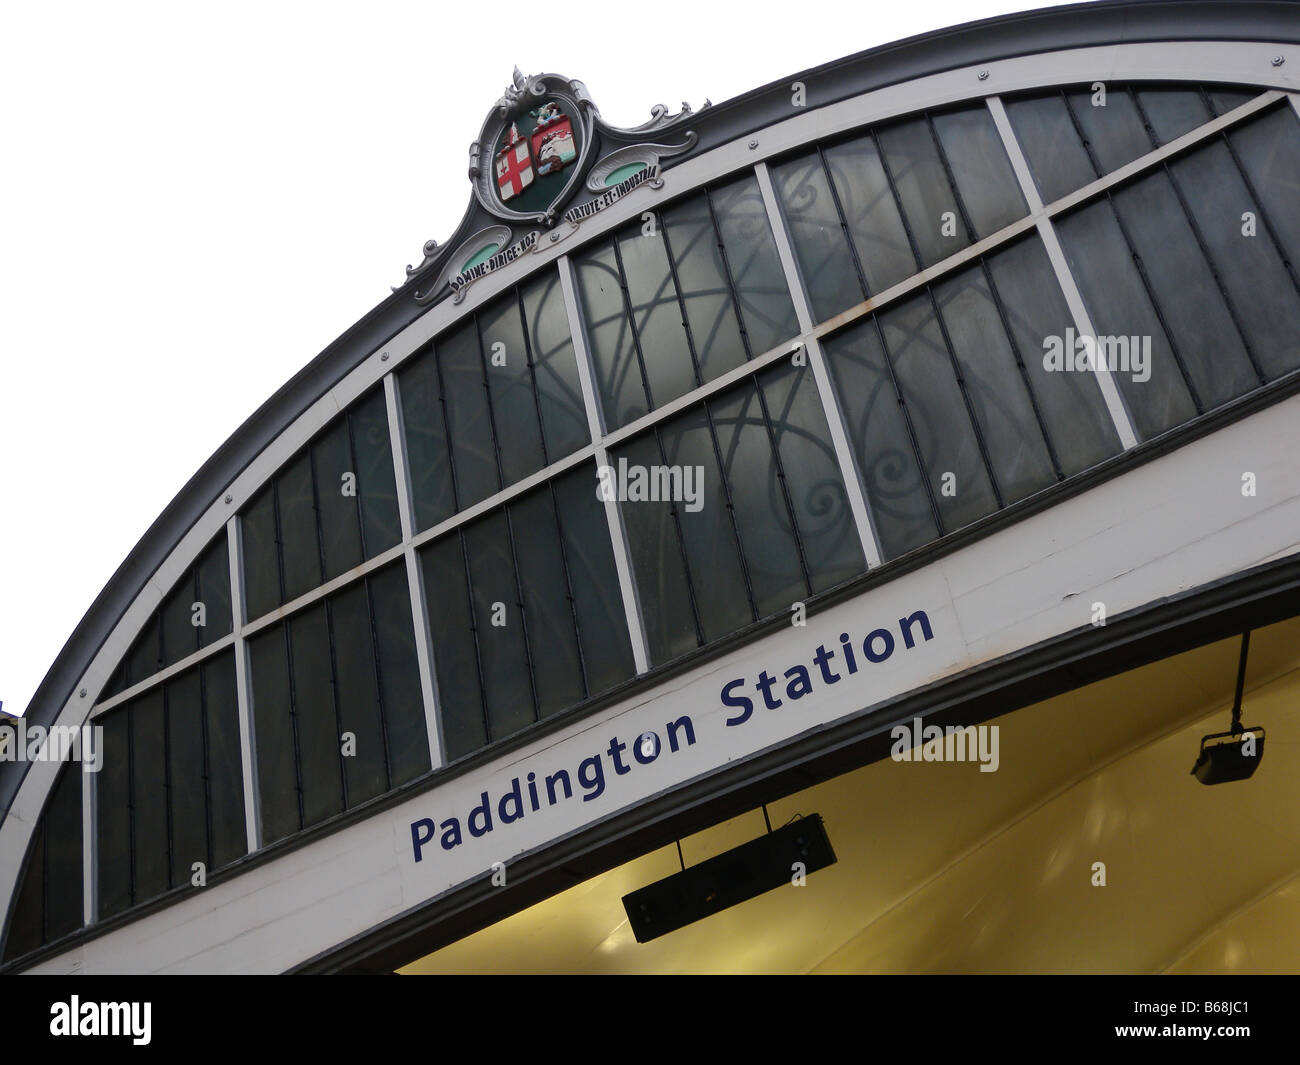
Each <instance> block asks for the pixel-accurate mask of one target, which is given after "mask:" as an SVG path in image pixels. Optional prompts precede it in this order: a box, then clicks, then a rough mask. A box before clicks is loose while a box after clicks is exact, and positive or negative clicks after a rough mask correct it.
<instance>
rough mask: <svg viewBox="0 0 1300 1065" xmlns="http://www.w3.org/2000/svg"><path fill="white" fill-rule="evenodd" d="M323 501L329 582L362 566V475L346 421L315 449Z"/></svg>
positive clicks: (334, 427)
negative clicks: (359, 500)
mask: <svg viewBox="0 0 1300 1065" xmlns="http://www.w3.org/2000/svg"><path fill="white" fill-rule="evenodd" d="M311 450H312V465H313V466H314V467H315V470H316V493H317V496H318V497H319V499H320V538H321V547H322V549H323V550H324V553H325V579H326V580H330V579H331V578H334V577H337V576H338V575H339V574H341V573H346V572H347V571H348V570H350V569H352V568H353V567H354V566H357V565H360V563H361V560H362V555H361V515H360V510H359V508H358V506H357V490H358V482H359V480H360V475H359V473H358V472H357V470H356V469H355V468H354V467H355V464H354V463H353V461H352V443H351V441H350V439H349V434H348V422H347V419H346V418H337V419H335V421H334V424H333V425H331V426H330V428H329V429H328V430H326V432H325V433H324V435H322V436H320V437H319V438H317V440H316V442H315V443H313V444H312V446H311Z"/></svg>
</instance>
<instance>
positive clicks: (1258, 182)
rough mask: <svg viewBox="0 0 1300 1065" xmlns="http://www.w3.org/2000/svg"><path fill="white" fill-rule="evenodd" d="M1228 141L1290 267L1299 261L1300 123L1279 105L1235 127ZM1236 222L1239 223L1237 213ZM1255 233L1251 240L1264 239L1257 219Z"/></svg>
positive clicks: (1283, 106)
mask: <svg viewBox="0 0 1300 1065" xmlns="http://www.w3.org/2000/svg"><path fill="white" fill-rule="evenodd" d="M1228 139H1229V140H1230V141H1231V142H1232V147H1233V149H1234V150H1235V151H1236V153H1237V159H1238V161H1239V162H1240V164H1241V167H1242V169H1243V170H1244V171H1245V172H1246V177H1247V178H1249V179H1250V184H1251V187H1252V188H1253V189H1254V190H1255V195H1256V196H1258V197H1259V207H1260V209H1261V210H1262V212H1263V216H1264V217H1265V218H1266V219H1267V220H1268V225H1269V228H1270V229H1272V231H1273V234H1274V235H1275V236H1276V237H1277V239H1278V240H1279V241H1281V243H1282V251H1283V254H1284V255H1285V257H1286V258H1287V259H1288V260H1289V261H1290V262H1291V263H1293V264H1294V263H1297V262H1300V211H1297V210H1296V204H1297V203H1300V123H1298V122H1297V119H1296V114H1295V111H1294V110H1293V109H1292V108H1290V107H1288V106H1287V105H1286V104H1281V105H1280V106H1278V107H1276V108H1275V109H1274V110H1272V111H1270V112H1269V113H1268V114H1266V115H1264V116H1263V117H1261V118H1256V119H1252V120H1251V121H1250V122H1248V123H1247V124H1246V125H1244V126H1238V127H1237V128H1235V129H1234V130H1233V131H1232V132H1231V133H1229V134H1228ZM1237 220H1238V222H1241V221H1242V219H1241V215H1240V213H1239V214H1238V216H1237ZM1239 231H1240V230H1239ZM1255 231H1256V234H1257V235H1256V236H1255V237H1254V238H1252V239H1255V240H1264V239H1266V235H1265V233H1264V226H1263V224H1262V223H1261V222H1260V221H1259V219H1256V226H1255Z"/></svg>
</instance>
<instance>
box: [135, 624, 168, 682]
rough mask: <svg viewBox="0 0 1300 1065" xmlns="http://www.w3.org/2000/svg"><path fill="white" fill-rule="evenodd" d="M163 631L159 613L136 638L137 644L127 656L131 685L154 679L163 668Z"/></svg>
mask: <svg viewBox="0 0 1300 1065" xmlns="http://www.w3.org/2000/svg"><path fill="white" fill-rule="evenodd" d="M160 640H161V631H160V626H159V619H158V615H157V613H155V614H154V615H153V617H151V618H150V619H149V620H148V621H147V622H146V623H145V627H144V630H143V631H142V632H141V633H140V635H139V636H137V637H136V640H135V643H133V644H132V645H131V650H130V652H129V653H128V655H127V676H128V677H129V678H130V683H131V684H138V683H140V681H142V680H146V679H148V678H149V677H152V676H153V675H154V674H155V673H157V672H158V670H159V669H161V668H162V648H161V646H160V643H159V641H160Z"/></svg>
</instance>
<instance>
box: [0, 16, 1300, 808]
mask: <svg viewBox="0 0 1300 1065" xmlns="http://www.w3.org/2000/svg"><path fill="white" fill-rule="evenodd" d="M1198 39H1223V40H1277V41H1284V42H1288V43H1300V0H1102V2H1097V3H1087V4H1073V5H1069V6H1064V7H1055V8H1046V9H1039V10H1034V11H1027V12H1019V13H1015V14H1010V15H1003V16H998V17H995V18H991V19H985V20H981V21H978V22H971V23H966V24H963V25H960V26H955V27H951V28H946V29H941V30H935V31H931V32H929V33H925V34H921V35H918V36H915V37H909V38H906V39H904V40H902V41H897V42H893V43H890V44H885V45H881V46H878V47H875V48H871V49H868V50H866V51H862V52H858V53H856V54H854V55H852V56H849V57H846V58H844V59H839V60H834V61H832V62H830V63H827V64H824V65H822V66H820V67H816V68H813V69H810V70H806V71H802V72H799V73H795V74H791V75H789V76H788V77H785V78H782V79H780V80H778V81H774V82H771V83H769V84H767V85H765V86H762V87H760V88H757V89H754V90H751V91H749V92H747V93H744V94H742V95H740V96H737V97H733V98H732V99H730V100H726V101H723V102H722V103H719V104H715V105H712V106H710V107H707V108H705V109H703V110H701V111H697V112H695V113H694V114H692V115H691V116H689V118H688V119H687V120H686V121H682V122H680V123H674V130H675V131H677V130H687V129H690V130H694V131H695V132H696V134H697V135H698V138H699V140H698V142H697V144H696V145H695V147H694V150H693V151H691V152H690V153H689V155H691V156H694V155H696V154H698V153H699V152H703V151H707V150H709V149H710V148H714V147H717V146H718V145H720V144H723V143H727V142H729V141H731V140H734V139H736V138H738V137H741V136H743V135H744V134H746V133H749V132H751V131H753V130H757V129H761V128H763V127H764V126H767V125H770V124H771V123H772V122H774V121H777V120H779V119H781V118H785V117H788V114H789V89H788V86H789V83H790V82H791V81H792V80H795V81H799V80H802V81H805V83H806V84H807V100H808V108H809V109H816V108H819V107H824V106H827V105H830V104H833V103H836V102H838V101H840V100H843V99H846V98H849V97H852V96H857V95H860V94H862V93H865V92H870V91H873V90H875V89H879V88H883V87H885V86H888V85H892V84H897V83H900V82H905V81H910V80H913V79H916V78H921V77H925V76H928V75H931V74H936V73H941V72H943V71H945V70H949V69H953V68H956V67H962V66H968V65H971V64H974V63H980V62H993V61H996V60H999V59H1008V58H1012V57H1015V56H1019V55H1027V54H1032V53H1035V52H1044V51H1055V50H1059V49H1064V48H1081V47H1088V46H1092V45H1107V44H1118V43H1133V42H1141V41H1155V40H1164V41H1183V40H1198ZM974 92H975V89H974V87H972V93H974ZM475 217H476V211H475V205H474V201H473V197H472V196H471V197H470V208H469V209H468V210H467V212H466V215H465V217H464V218H463V219H462V221H461V223H460V225H458V226H457V228H456V231H455V234H453V236H452V237H451V238H450V240H449V241H448V244H449V245H451V244H454V241H455V239H456V237H457V236H459V235H460V234H462V233H465V232H468V230H467V228H466V227H467V225H469V224H472V223H473V221H474V220H475ZM435 267H436V263H435ZM428 272H429V271H416V272H414V273H413V274H412V275H411V276H410V277H409V278H408V280H407V283H405V284H404V285H402V287H400V288H399V289H398V290H396V291H395V292H394V294H393V295H392V296H389V297H388V298H386V299H385V300H384V301H383V302H381V303H380V304H378V305H377V306H376V307H374V308H373V309H372V310H371V311H369V312H368V313H367V314H366V315H365V316H363V317H362V318H361V319H360V320H359V321H358V322H356V323H355V324H354V325H353V326H351V327H350V328H348V329H347V330H346V331H345V332H343V333H342V334H341V335H340V336H339V337H338V338H337V339H336V340H334V341H333V342H332V343H331V344H330V345H329V346H328V347H326V348H325V350H324V351H322V352H321V353H320V354H319V355H317V356H316V357H315V358H314V359H312V360H311V362H309V363H308V364H307V365H306V366H304V367H303V368H302V369H301V370H300V371H299V372H298V373H296V374H295V375H294V376H293V377H292V378H291V379H290V380H289V381H288V382H287V383H286V384H285V385H283V386H282V387H281V388H280V389H279V390H278V391H276V393H275V394H274V395H272V396H271V398H270V399H268V400H267V401H266V402H265V403H263V404H262V405H261V406H260V407H259V408H258V409H257V410H256V411H255V412H254V413H253V414H252V415H251V416H250V417H249V418H248V419H247V420H246V421H245V422H244V423H243V424H242V425H241V426H240V427H239V428H238V429H237V430H235V432H234V433H233V434H231V436H230V438H229V439H227V440H226V442H225V443H224V444H222V445H221V447H220V448H218V449H217V451H216V452H215V453H214V454H213V455H212V457H211V458H209V459H208V460H207V462H205V463H204V464H203V466H202V467H201V468H200V469H199V470H198V472H197V473H195V475H194V476H193V477H191V478H190V480H189V482H188V483H187V484H186V485H185V487H184V488H182V489H181V491H180V492H179V493H177V495H176V497H175V498H174V499H173V500H172V501H171V503H169V504H168V505H167V507H166V509H164V510H163V512H162V514H160V515H159V516H158V518H157V520H155V521H154V522H153V524H152V525H151V526H150V527H149V529H148V531H147V532H146V533H145V534H144V536H143V537H141V539H140V541H139V543H137V544H136V546H135V547H134V548H133V549H132V550H131V553H130V554H129V555H128V556H127V557H126V559H125V561H123V563H122V564H121V565H120V566H119V567H118V568H117V570H116V571H115V572H114V574H113V576H112V577H110V578H109V580H108V582H107V583H106V584H105V586H104V588H103V590H102V591H100V593H99V595H98V596H96V598H95V600H94V602H93V603H92V604H91V605H90V607H89V609H88V610H87V611H86V613H85V615H84V616H83V617H82V619H81V621H80V622H78V624H77V626H76V628H75V630H74V631H73V633H72V635H71V636H70V637H69V639H68V641H67V643H65V644H64V646H63V648H62V650H60V652H59V654H58V656H57V657H56V658H55V660H54V663H53V664H52V665H51V666H50V668H49V670H48V671H47V672H46V674H45V677H44V678H43V679H42V681H41V683H40V685H39V687H38V688H37V690H36V693H35V694H34V695H33V697H32V700H31V702H30V703H29V704H28V707H27V711H26V717H27V719H28V720H29V721H31V722H33V723H37V724H44V725H48V724H50V723H52V722H53V721H54V719H55V718H57V716H58V713H59V711H60V709H61V708H62V707H63V705H64V704H65V703H66V702H67V701H68V700H69V699H70V698H71V697H72V694H73V691H74V689H75V687H76V685H77V684H78V683H79V682H80V679H81V677H82V675H83V674H84V672H85V670H86V669H87V667H88V666H89V664H90V662H91V661H92V660H93V658H94V656H95V654H96V653H98V651H99V649H100V647H101V646H102V645H103V644H104V642H105V640H107V638H108V637H109V635H110V634H111V632H112V630H113V628H114V626H116V625H117V623H118V621H119V620H120V619H121V617H122V616H123V614H124V613H125V612H126V610H127V609H128V607H129V606H130V605H131V603H132V602H133V601H134V600H135V598H136V597H137V596H138V595H139V593H140V591H141V589H142V588H143V587H144V584H145V583H146V582H147V581H148V580H149V578H150V577H151V576H152V575H153V574H154V572H155V571H156V570H157V569H158V568H159V566H160V565H161V564H162V563H163V562H164V561H165V560H166V558H167V556H168V555H169V554H170V553H171V551H172V550H173V549H174V548H175V547H176V545H177V544H178V543H179V541H180V539H181V537H182V536H184V535H185V533H186V532H187V531H188V530H189V529H190V528H191V527H192V526H193V525H194V523H195V522H196V521H198V520H199V518H200V517H201V516H202V515H203V513H204V512H205V511H206V510H207V508H208V507H209V506H211V505H212V503H213V501H214V500H215V499H217V497H218V496H220V495H221V494H222V493H223V492H224V491H225V490H226V488H227V487H228V486H229V485H230V484H231V482H233V481H234V479H235V478H236V477H237V476H238V475H239V473H240V472H241V471H242V470H243V469H244V468H245V467H246V466H247V465H248V464H249V463H250V462H251V461H252V460H253V459H254V458H255V457H256V456H257V455H258V454H260V453H261V452H262V451H263V450H264V449H265V448H266V447H267V446H268V445H269V444H270V443H271V442H272V441H274V440H275V438H276V437H277V436H278V435H279V434H280V433H281V432H282V431H283V430H284V429H285V428H286V427H287V426H288V425H289V424H290V423H291V422H292V421H293V419H294V418H296V417H297V416H298V415H299V414H300V413H301V412H302V411H303V410H304V409H305V408H306V407H307V406H309V405H310V404H311V403H313V402H314V401H315V400H317V399H318V398H319V397H320V396H321V395H323V394H324V393H325V392H327V391H328V390H329V389H330V388H331V387H332V386H333V385H334V384H335V383H337V382H338V381H339V380H340V379H342V378H343V377H344V376H345V375H346V374H347V373H348V372H350V371H351V370H352V369H353V368H354V367H355V366H357V365H358V364H359V363H360V362H361V361H362V360H363V359H365V358H366V357H367V356H368V355H369V354H370V353H371V352H373V351H374V350H375V349H376V348H377V347H378V346H379V345H381V344H383V343H384V342H386V341H387V340H389V339H390V338H392V337H393V336H394V335H396V334H397V333H398V332H400V331H401V330H402V329H404V328H405V327H406V326H408V325H409V324H410V323H411V322H413V321H415V320H416V319H417V318H419V317H420V316H421V315H423V314H424V313H425V312H426V311H427V310H429V308H430V306H431V304H429V303H425V304H417V303H416V302H415V300H414V292H415V291H416V288H417V286H418V284H419V282H421V281H423V280H425V279H426V277H427V274H428ZM26 768H27V763H26V762H11V763H2V764H0V822H2V821H3V819H4V816H5V814H7V812H8V810H9V807H10V805H11V804H12V802H13V798H14V796H15V795H16V794H17V792H18V788H19V786H20V785H21V782H22V779H23V777H24V775H25V771H26Z"/></svg>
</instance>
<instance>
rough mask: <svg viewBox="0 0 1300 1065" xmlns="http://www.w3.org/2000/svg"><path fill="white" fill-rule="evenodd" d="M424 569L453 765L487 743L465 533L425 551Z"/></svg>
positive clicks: (445, 735) (440, 701)
mask: <svg viewBox="0 0 1300 1065" xmlns="http://www.w3.org/2000/svg"><path fill="white" fill-rule="evenodd" d="M420 566H421V569H422V576H423V579H424V601H425V602H426V603H427V604H428V610H429V636H430V640H431V642H432V643H433V660H434V668H435V669H436V671H437V674H438V707H439V711H440V713H441V715H442V738H443V743H444V744H445V746H446V751H447V760H448V761H449V762H451V761H455V760H456V759H457V758H459V757H460V756H461V755H464V754H469V753H470V752H471V751H476V750H478V749H479V748H480V747H482V746H483V745H484V744H485V743H487V727H486V725H485V723H484V717H483V696H482V693H481V691H480V689H479V677H478V657H477V653H476V651H475V647H474V620H473V618H472V617H471V615H470V610H469V588H468V587H467V586H466V582H465V560H464V557H463V555H462V553H461V546H460V534H459V533H451V534H450V535H449V536H444V537H443V538H442V539H440V540H437V541H435V542H434V543H432V544H430V545H429V546H428V547H427V548H425V549H424V550H423V551H421V552H420Z"/></svg>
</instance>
